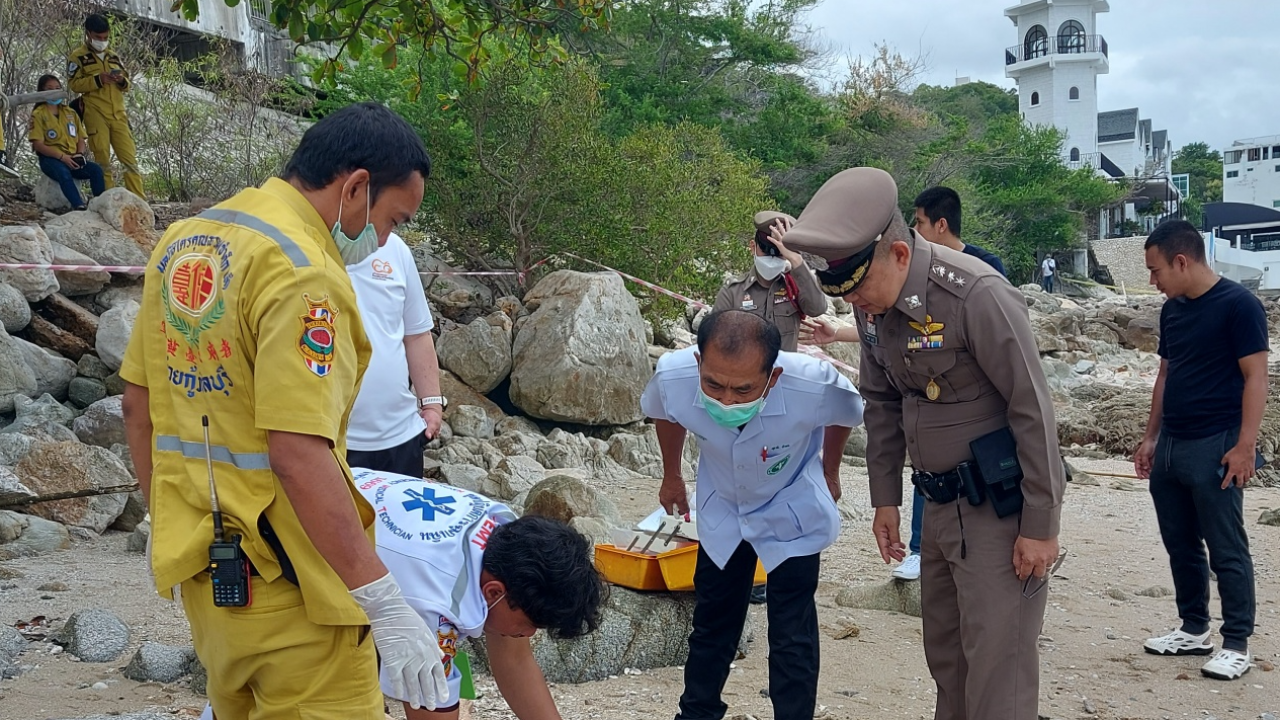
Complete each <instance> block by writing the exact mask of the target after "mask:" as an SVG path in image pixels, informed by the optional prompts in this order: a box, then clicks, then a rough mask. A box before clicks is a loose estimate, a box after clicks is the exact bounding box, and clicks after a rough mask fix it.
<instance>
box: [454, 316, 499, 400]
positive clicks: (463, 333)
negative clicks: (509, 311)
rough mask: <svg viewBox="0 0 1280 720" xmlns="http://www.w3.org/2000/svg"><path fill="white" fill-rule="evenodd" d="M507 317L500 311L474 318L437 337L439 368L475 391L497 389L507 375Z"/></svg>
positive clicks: (485, 391) (484, 391) (483, 391)
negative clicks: (451, 373) (445, 370)
mask: <svg viewBox="0 0 1280 720" xmlns="http://www.w3.org/2000/svg"><path fill="white" fill-rule="evenodd" d="M511 326H512V323H511V318H510V317H508V316H507V315H506V313H503V312H494V313H491V314H490V315H489V316H488V317H483V318H477V319H476V320H473V321H471V323H470V324H468V325H459V326H457V327H456V328H455V329H453V330H450V331H448V332H444V333H441V334H440V340H439V342H438V343H436V354H437V355H439V357H440V365H441V367H444V368H446V369H448V370H449V371H451V372H453V373H454V374H456V375H457V376H458V377H459V378H461V379H462V381H463V382H464V383H466V384H467V385H470V386H471V387H472V388H473V389H475V390H476V391H478V392H482V393H487V392H489V391H490V390H493V389H494V388H496V387H498V385H500V384H501V383H502V381H503V380H506V379H507V376H508V375H510V374H511Z"/></svg>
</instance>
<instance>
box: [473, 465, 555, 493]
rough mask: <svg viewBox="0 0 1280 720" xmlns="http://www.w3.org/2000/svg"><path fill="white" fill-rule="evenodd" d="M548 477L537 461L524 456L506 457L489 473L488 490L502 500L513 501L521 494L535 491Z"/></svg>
mask: <svg viewBox="0 0 1280 720" xmlns="http://www.w3.org/2000/svg"><path fill="white" fill-rule="evenodd" d="M545 477H546V470H545V469H543V467H542V466H541V465H539V464H538V461H537V460H534V459H533V458H530V457H526V456H523V455H513V456H510V457H505V458H503V459H502V461H501V462H499V463H498V466H497V467H495V468H494V469H493V471H492V472H490V473H489V481H488V485H487V486H486V490H488V491H489V493H490V494H491V495H492V497H496V498H498V499H501V500H513V499H515V498H516V497H517V496H518V495H520V493H525V492H528V491H530V490H532V489H533V487H534V486H535V485H537V484H538V483H540V482H542V481H543V479H544V478H545Z"/></svg>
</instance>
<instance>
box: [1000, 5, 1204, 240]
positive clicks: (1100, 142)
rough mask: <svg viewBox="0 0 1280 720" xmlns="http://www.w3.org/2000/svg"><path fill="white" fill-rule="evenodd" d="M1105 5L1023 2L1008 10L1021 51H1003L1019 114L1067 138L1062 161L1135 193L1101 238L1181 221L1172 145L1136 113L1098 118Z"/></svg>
mask: <svg viewBox="0 0 1280 720" xmlns="http://www.w3.org/2000/svg"><path fill="white" fill-rule="evenodd" d="M1110 10H1111V6H1110V4H1109V2H1108V0H1023V2H1021V3H1020V4H1018V5H1015V6H1013V7H1010V8H1008V9H1006V10H1005V11H1004V14H1005V16H1006V17H1008V18H1009V19H1010V20H1011V21H1012V22H1013V24H1014V27H1015V28H1016V33H1017V37H1018V44H1017V45H1014V46H1013V47H1010V48H1006V49H1005V53H1004V62H1005V75H1006V76H1007V77H1010V78H1013V80H1014V82H1015V83H1017V85H1018V108H1019V110H1020V111H1021V113H1022V117H1023V119H1025V120H1026V121H1027V122H1028V123H1031V124H1033V125H1041V126H1045V125H1052V126H1054V127H1056V128H1058V129H1059V130H1060V131H1062V133H1063V135H1064V136H1065V138H1066V141H1065V143H1064V145H1063V158H1062V159H1063V162H1064V163H1065V164H1066V165H1067V166H1068V167H1072V168H1080V167H1088V168H1092V169H1093V170H1094V171H1096V172H1097V173H1098V174H1100V175H1103V176H1105V177H1108V178H1111V179H1113V180H1115V181H1116V182H1124V183H1126V185H1127V186H1128V187H1129V188H1131V191H1130V193H1129V194H1128V196H1127V197H1126V198H1125V199H1124V200H1123V201H1122V202H1121V203H1119V204H1118V205H1116V206H1115V207H1111V208H1107V209H1106V210H1104V211H1103V212H1102V214H1101V217H1099V219H1098V229H1097V235H1098V236H1099V237H1115V236H1118V235H1122V234H1123V235H1128V234H1130V232H1129V231H1131V230H1133V229H1134V228H1135V224H1136V226H1137V227H1139V228H1141V229H1144V230H1150V229H1151V228H1153V227H1155V225H1156V224H1157V223H1158V222H1160V221H1161V220H1163V219H1165V218H1166V217H1169V216H1172V215H1178V213H1179V205H1180V200H1181V199H1182V197H1183V195H1182V194H1181V193H1180V191H1179V190H1178V187H1177V186H1176V185H1175V184H1174V182H1173V181H1172V178H1171V168H1170V161H1171V158H1172V144H1171V143H1170V141H1169V137H1168V133H1167V132H1166V131H1164V130H1153V129H1152V123H1151V121H1150V120H1147V119H1142V118H1141V117H1140V116H1139V113H1138V109H1137V108H1130V109H1127V110H1114V111H1108V112H1101V113H1100V112H1098V76H1099V75H1106V74H1108V73H1109V72H1110V71H1111V56H1110V48H1109V47H1108V45H1107V41H1106V38H1104V37H1103V36H1102V35H1100V34H1099V33H1098V15H1099V14H1100V13H1105V12H1109V11H1110Z"/></svg>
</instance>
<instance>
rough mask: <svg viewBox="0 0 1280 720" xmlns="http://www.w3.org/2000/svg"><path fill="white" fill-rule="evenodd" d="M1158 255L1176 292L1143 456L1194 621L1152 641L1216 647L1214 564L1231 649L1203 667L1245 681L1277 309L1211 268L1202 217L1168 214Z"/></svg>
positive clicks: (1154, 263)
mask: <svg viewBox="0 0 1280 720" xmlns="http://www.w3.org/2000/svg"><path fill="white" fill-rule="evenodd" d="M1146 254H1147V268H1148V269H1149V270H1150V271H1151V283H1152V284H1153V285H1155V286H1156V288H1157V289H1158V290H1160V291H1161V292H1163V293H1164V294H1165V295H1166V296H1167V297H1168V298H1169V300H1168V301H1167V302H1166V303H1165V304H1164V308H1163V309H1162V310H1161V312H1160V375H1159V376H1158V377H1157V378H1156V386H1155V391H1154V392H1153V393H1152V396H1151V415H1150V417H1149V419H1148V420H1147V432H1146V436H1145V437H1144V438H1143V440H1142V444H1141V445H1139V446H1138V450H1137V452H1136V453H1135V454H1134V458H1133V464H1134V468H1135V469H1136V470H1137V473H1138V476H1139V477H1142V478H1150V481H1151V482H1150V488H1151V499H1152V502H1153V503H1154V504H1155V509H1156V520H1157V522H1158V523H1159V525H1160V537H1161V539H1163V540H1164V546H1165V550H1167V551H1168V553H1169V566H1170V569H1171V570H1172V571H1173V586H1174V589H1175V592H1176V596H1177V604H1178V616H1179V618H1181V620H1182V626H1181V627H1180V628H1178V629H1176V630H1174V631H1173V632H1171V633H1169V634H1168V635H1164V636H1162V637H1158V638H1151V639H1149V640H1147V642H1146V644H1145V645H1144V646H1143V647H1144V649H1145V650H1146V651H1147V652H1149V653H1153V654H1156V655H1208V654H1210V653H1212V652H1213V644H1212V643H1210V642H1209V634H1210V630H1209V570H1210V568H1212V569H1213V572H1214V573H1215V574H1217V576H1218V594H1219V595H1220V596H1221V598H1222V619H1223V622H1222V650H1220V651H1219V652H1218V653H1217V654H1216V655H1214V656H1213V658H1212V659H1210V660H1209V662H1207V663H1205V665H1204V667H1203V668H1201V672H1202V673H1204V674H1205V675H1206V676H1208V677H1212V678H1217V679H1220V680H1235V679H1236V678H1239V677H1240V676H1241V675H1244V674H1245V673H1246V672H1248V671H1249V667H1250V655H1249V637H1250V636H1251V635H1252V634H1253V624H1254V616H1255V613H1256V607H1255V605H1256V604H1255V600H1254V580H1253V560H1252V558H1251V557H1250V556H1249V536H1248V534H1247V533H1246V532H1245V527H1244V486H1245V483H1247V482H1248V481H1249V480H1250V478H1252V477H1253V475H1254V472H1255V471H1256V469H1257V464H1256V461H1257V459H1258V455H1257V441H1258V428H1259V426H1260V425H1261V424H1262V411H1263V408H1264V406H1265V405H1266V402H1267V350H1268V341H1267V316H1266V312H1265V311H1264V310H1263V309H1262V303H1260V302H1259V301H1258V299H1257V298H1256V297H1254V296H1253V295H1252V294H1251V293H1250V292H1249V291H1248V290H1245V289H1244V288H1243V287H1242V286H1240V285H1239V284H1238V283H1234V282H1232V281H1230V280H1228V279H1226V278H1219V277H1218V275H1217V274H1216V273H1215V272H1214V271H1213V268H1211V267H1209V265H1208V263H1207V262H1206V260H1205V251H1204V240H1203V239H1202V238H1201V236H1200V233H1199V231H1197V230H1196V229H1195V226H1193V225H1192V224H1191V223H1189V222H1186V221H1183V220H1171V221H1168V222H1165V223H1163V224H1161V225H1160V226H1159V227H1157V228H1156V229H1155V231H1154V232H1152V233H1151V236H1150V237H1148V238H1147V242H1146ZM1206 546H1207V547H1208V550H1209V556H1208V561H1207V562H1206V560H1205V548H1206Z"/></svg>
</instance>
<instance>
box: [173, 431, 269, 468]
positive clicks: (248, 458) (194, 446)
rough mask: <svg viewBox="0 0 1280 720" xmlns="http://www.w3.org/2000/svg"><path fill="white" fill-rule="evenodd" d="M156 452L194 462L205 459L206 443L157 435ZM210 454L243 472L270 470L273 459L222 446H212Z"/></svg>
mask: <svg viewBox="0 0 1280 720" xmlns="http://www.w3.org/2000/svg"><path fill="white" fill-rule="evenodd" d="M156 450H161V451H167V452H176V453H182V456H183V457H186V458H191V459H194V460H203V459H204V443H198V442H184V441H183V440H182V438H179V437H178V436H176V435H157V436H156ZM209 454H210V455H212V456H213V459H214V461H215V462H220V463H227V464H229V465H234V466H236V467H237V468H239V469H241V470H270V469H271V459H270V457H269V456H268V455H267V453H237V452H231V450H230V449H229V448H227V447H224V446H222V445H210V446H209Z"/></svg>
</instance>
